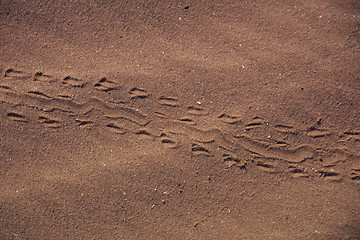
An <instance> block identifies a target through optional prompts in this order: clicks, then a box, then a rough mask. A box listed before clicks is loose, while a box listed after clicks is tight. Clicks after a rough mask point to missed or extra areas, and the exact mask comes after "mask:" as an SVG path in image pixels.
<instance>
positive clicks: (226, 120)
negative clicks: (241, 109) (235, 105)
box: [218, 113, 242, 124]
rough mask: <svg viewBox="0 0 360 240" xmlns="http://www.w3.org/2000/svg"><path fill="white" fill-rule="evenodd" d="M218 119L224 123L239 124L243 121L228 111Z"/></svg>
mask: <svg viewBox="0 0 360 240" xmlns="http://www.w3.org/2000/svg"><path fill="white" fill-rule="evenodd" d="M218 119H219V120H220V121H222V122H224V123H228V124H239V123H241V122H242V120H241V118H240V117H237V116H232V115H228V114H226V113H223V114H221V115H220V116H219V117H218Z"/></svg>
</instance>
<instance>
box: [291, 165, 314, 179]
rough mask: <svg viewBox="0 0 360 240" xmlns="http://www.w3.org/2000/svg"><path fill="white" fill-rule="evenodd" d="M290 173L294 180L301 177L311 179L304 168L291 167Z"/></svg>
mask: <svg viewBox="0 0 360 240" xmlns="http://www.w3.org/2000/svg"><path fill="white" fill-rule="evenodd" d="M289 173H290V174H291V176H292V177H293V178H300V177H309V174H307V173H306V170H305V169H303V168H298V167H296V166H290V167H289Z"/></svg>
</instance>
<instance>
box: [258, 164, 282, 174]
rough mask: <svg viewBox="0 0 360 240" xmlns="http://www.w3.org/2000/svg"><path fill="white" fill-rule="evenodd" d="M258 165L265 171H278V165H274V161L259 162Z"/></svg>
mask: <svg viewBox="0 0 360 240" xmlns="http://www.w3.org/2000/svg"><path fill="white" fill-rule="evenodd" d="M256 166H257V167H258V168H259V169H260V170H261V171H264V172H270V173H275V172H277V168H276V166H274V165H273V164H272V163H270V162H260V161H259V162H257V163H256Z"/></svg>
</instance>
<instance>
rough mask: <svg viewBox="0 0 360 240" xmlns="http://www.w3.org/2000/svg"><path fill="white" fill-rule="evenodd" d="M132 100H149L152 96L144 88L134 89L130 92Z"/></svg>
mask: <svg viewBox="0 0 360 240" xmlns="http://www.w3.org/2000/svg"><path fill="white" fill-rule="evenodd" d="M128 93H129V94H130V96H131V98H132V99H136V98H147V97H148V96H149V95H150V94H149V93H148V91H147V90H145V89H142V88H137V87H134V88H132V89H130V90H129V91H128Z"/></svg>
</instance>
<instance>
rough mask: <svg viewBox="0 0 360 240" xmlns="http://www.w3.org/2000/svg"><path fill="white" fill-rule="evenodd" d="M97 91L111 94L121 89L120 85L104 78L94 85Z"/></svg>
mask: <svg viewBox="0 0 360 240" xmlns="http://www.w3.org/2000/svg"><path fill="white" fill-rule="evenodd" d="M94 87H95V89H97V90H100V91H104V92H109V91H112V90H117V89H119V85H118V84H116V83H115V82H113V81H110V80H108V79H106V78H102V79H100V80H99V81H98V82H97V83H95V85H94Z"/></svg>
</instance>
